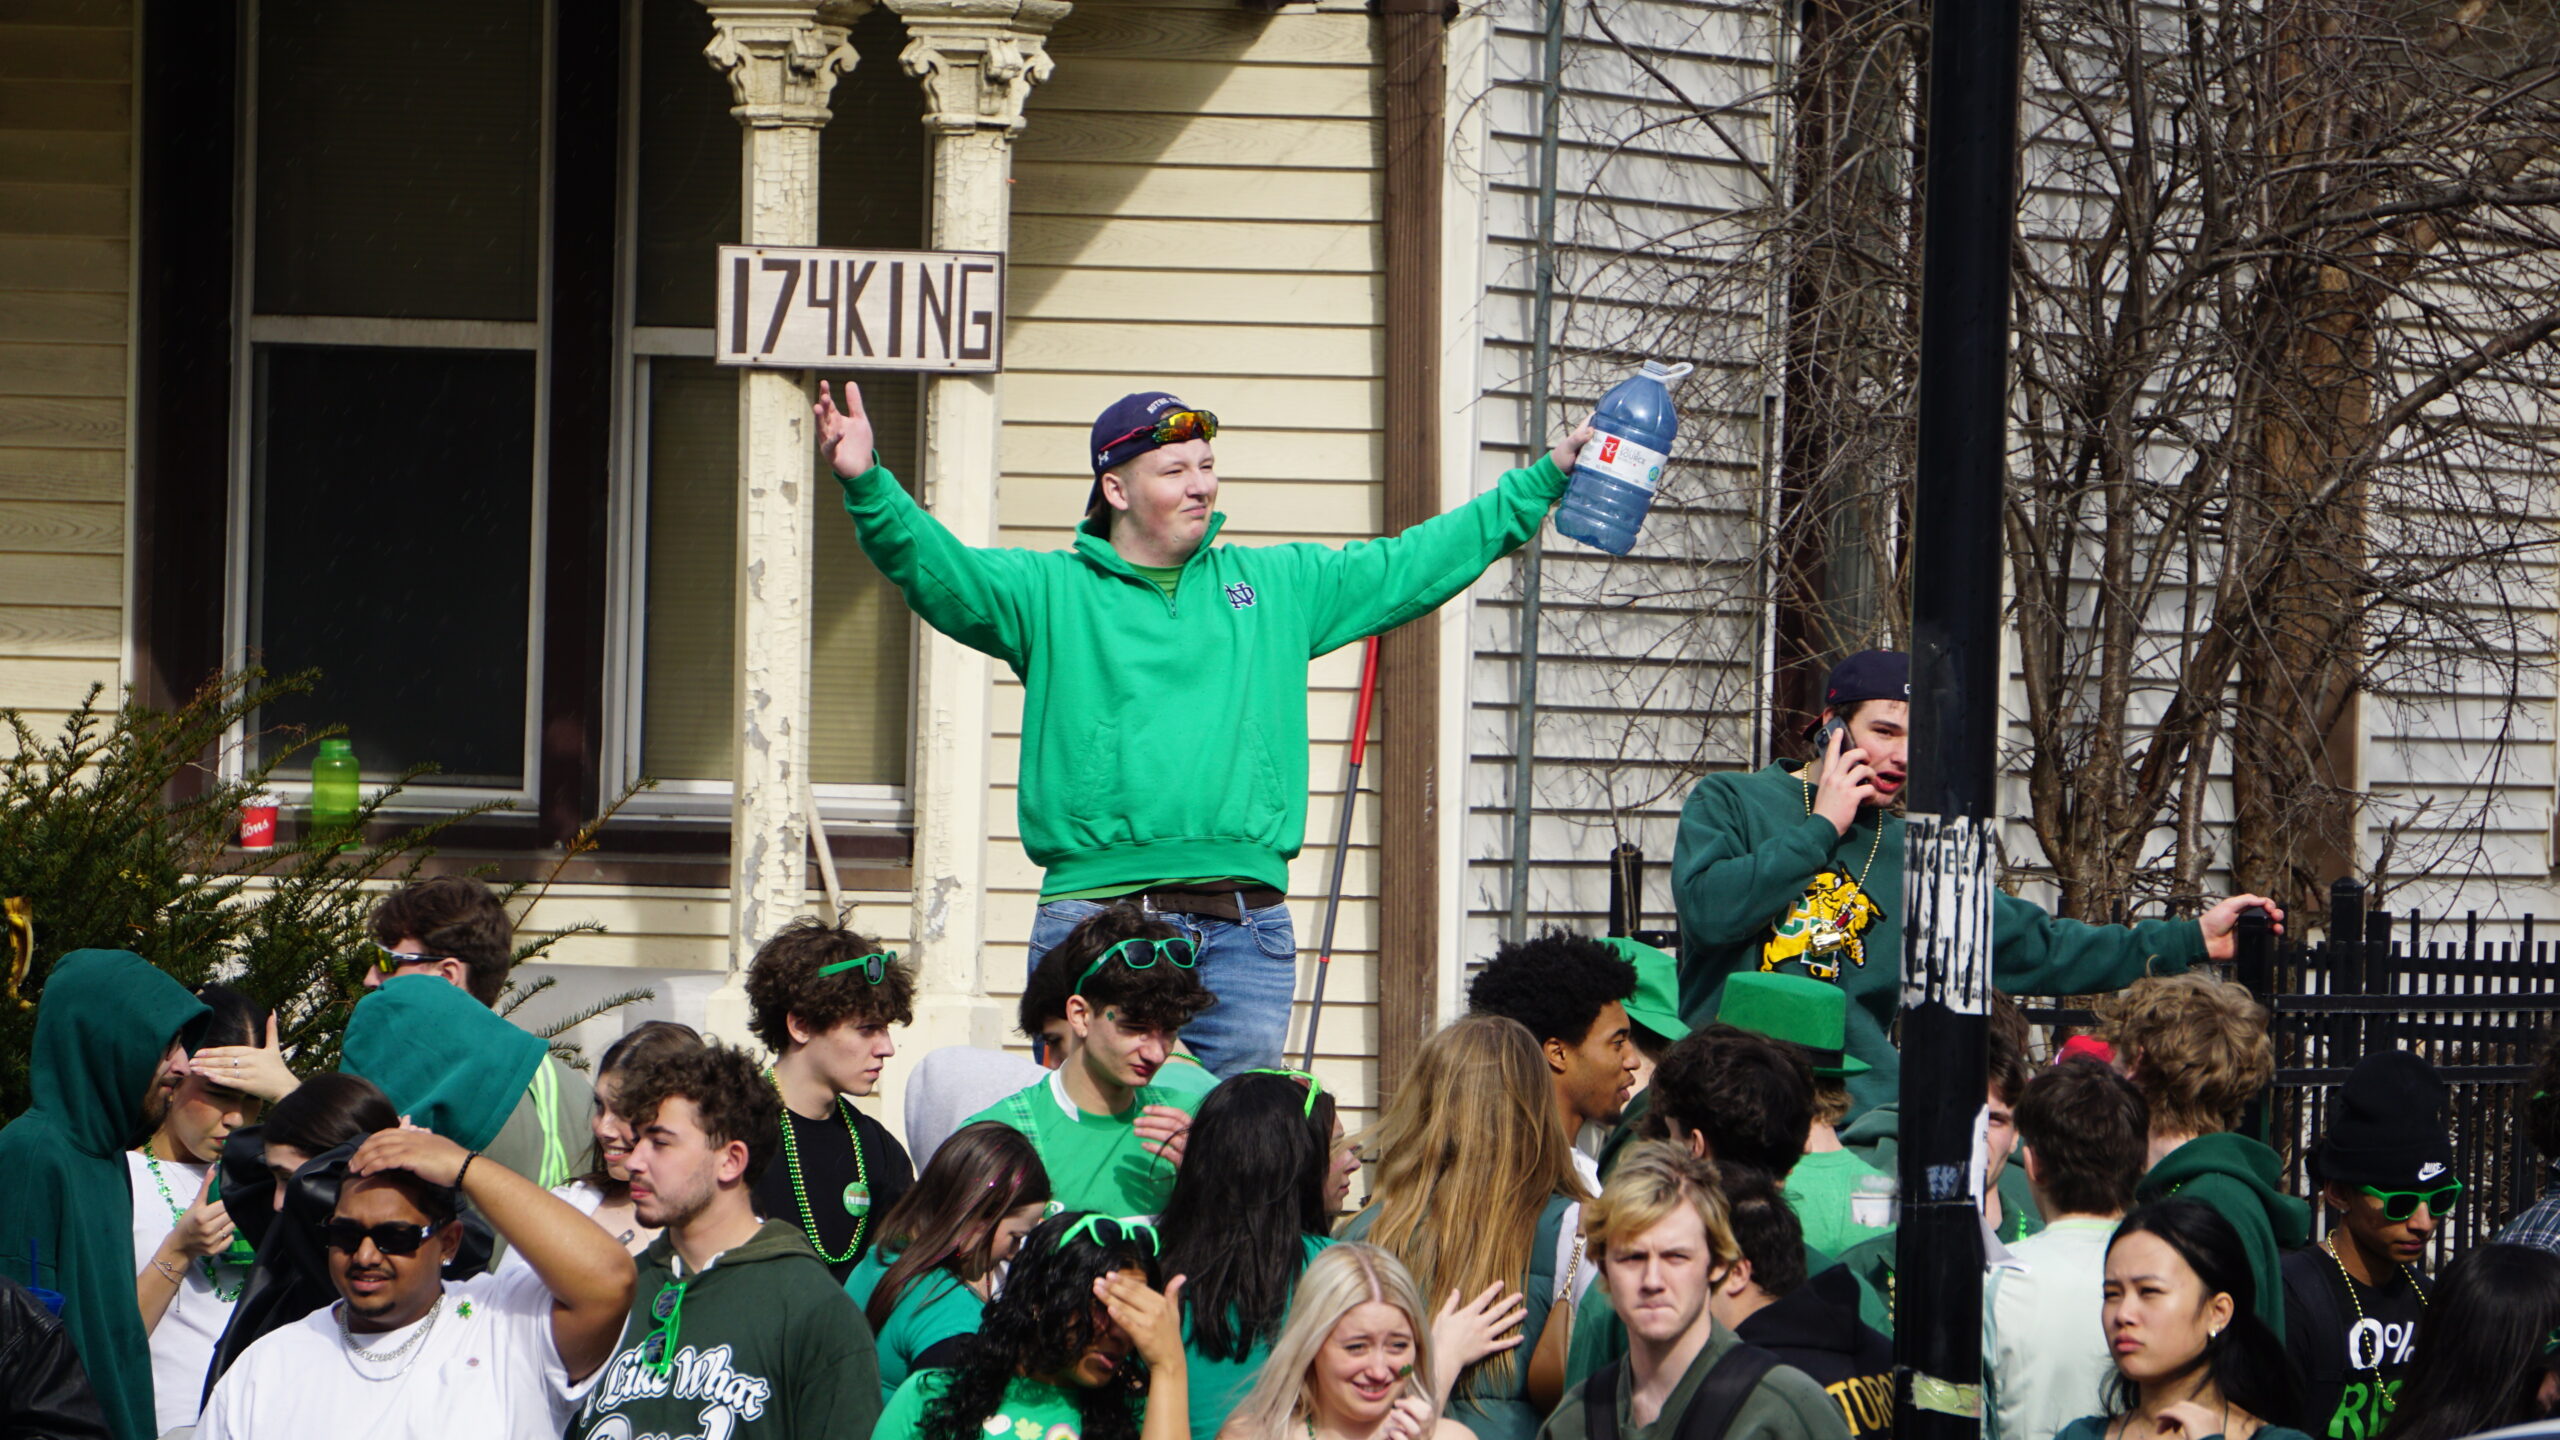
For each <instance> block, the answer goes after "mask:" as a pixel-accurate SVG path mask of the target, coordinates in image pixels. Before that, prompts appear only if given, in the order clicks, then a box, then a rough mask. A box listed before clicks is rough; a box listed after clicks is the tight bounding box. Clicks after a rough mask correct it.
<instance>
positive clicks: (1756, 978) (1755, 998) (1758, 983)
mask: <svg viewBox="0 0 2560 1440" xmlns="http://www.w3.org/2000/svg"><path fill="white" fill-rule="evenodd" d="M1631 1013H1632V1012H1631ZM1716 1019H1717V1020H1719V1021H1721V1022H1723V1023H1724V1024H1727V1025H1731V1026H1733V1027H1734V1028H1735V1029H1737V1030H1749V1031H1751V1032H1753V1033H1755V1034H1760V1035H1766V1036H1768V1037H1769V1038H1770V1039H1772V1040H1784V1041H1786V1042H1787V1043H1788V1044H1790V1045H1800V1046H1802V1047H1804V1048H1805V1049H1806V1050H1809V1051H1811V1052H1812V1054H1813V1073H1814V1074H1816V1075H1819V1076H1822V1077H1823V1078H1824V1079H1827V1080H1841V1079H1846V1078H1847V1077H1849V1076H1851V1075H1864V1074H1865V1073H1867V1071H1868V1070H1869V1069H1870V1068H1872V1067H1870V1066H1869V1065H1868V1064H1867V1062H1866V1061H1864V1060H1861V1059H1859V1058H1858V1057H1857V1056H1855V1055H1851V1054H1849V1053H1848V1052H1847V1050H1846V1049H1845V1047H1846V1046H1847V1044H1848V1040H1849V995H1848V992H1847V991H1844V990H1842V989H1841V988H1840V987H1839V986H1837V985H1833V984H1831V983H1829V982H1828V981H1823V980H1816V979H1814V978H1812V977H1811V976H1807V975H1776V974H1771V975H1762V974H1757V973H1752V974H1742V975H1728V976H1726V977H1725V981H1724V998H1723V999H1722V1000H1720V1001H1718V1002H1717V1004H1716Z"/></svg>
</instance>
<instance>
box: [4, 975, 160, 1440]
mask: <svg viewBox="0 0 2560 1440" xmlns="http://www.w3.org/2000/svg"><path fill="white" fill-rule="evenodd" d="M205 1013H206V1011H205V1005H204V1002H203V1001H201V1000H198V999H197V998H196V997H194V996H193V995H190V994H188V993H187V990H186V987H185V986H183V985H180V984H179V983H178V982H177V981H175V980H173V979H171V978H170V977H169V975H168V974H167V973H166V972H165V971H162V970H161V969H160V968H159V967H157V966H155V965H153V964H152V963H151V962H150V961H148V960H145V959H143V958H142V957H141V956H139V955H135V954H133V953H131V952H129V951H124V950H74V951H72V952H71V953H70V954H68V955H65V956H63V957H62V959H60V960H59V961H57V962H55V964H54V967H53V973H52V974H51V975H49V976H47V977H46V978H45V983H44V992H43V994H42V995H41V996H40V997H39V999H38V1002H37V1005H36V1039H35V1049H34V1052H33V1054H32V1056H31V1057H30V1058H31V1059H32V1062H33V1065H32V1069H33V1073H32V1075H31V1076H30V1079H31V1080H32V1082H33V1089H34V1103H33V1104H31V1105H30V1106H28V1108H27V1112H26V1113H25V1114H23V1115H21V1116H19V1117H18V1118H17V1119H15V1120H12V1121H10V1122H9V1125H8V1127H7V1128H6V1129H0V1174H5V1175H7V1176H8V1177H9V1183H8V1184H7V1185H5V1186H0V1269H4V1270H5V1271H6V1273H8V1274H10V1275H12V1276H18V1275H27V1278H29V1279H30V1280H32V1281H33V1282H34V1283H35V1284H38V1285H41V1286H44V1287H45V1288H47V1289H51V1290H59V1291H61V1292H62V1294H63V1297H64V1301H63V1306H62V1320H63V1324H64V1326H65V1328H67V1329H68V1330H69V1331H70V1332H71V1341H72V1344H73V1345H74V1346H75V1347H76V1348H77V1349H78V1350H79V1352H80V1363H81V1365H82V1367H83V1368H84V1369H86V1370H87V1371H88V1372H89V1383H90V1385H91V1386H92V1387H93V1388H94V1389H95V1390H96V1391H97V1392H98V1403H99V1405H100V1406H102V1407H103V1408H104V1409H105V1411H106V1415H107V1423H108V1425H109V1427H110V1428H111V1429H113V1431H114V1432H115V1434H116V1437H117V1440H150V1437H151V1436H152V1435H153V1434H154V1433H156V1431H157V1429H158V1427H157V1426H156V1425H155V1424H154V1423H153V1411H152V1399H151V1348H150V1346H151V1342H150V1338H149V1336H147V1335H146V1334H145V1333H144V1332H143V1329H142V1317H141V1315H140V1314H139V1313H138V1312H137V1311H136V1310H135V1309H134V1303H133V1276H134V1272H135V1271H137V1270H139V1269H141V1268H142V1267H141V1265H140V1264H139V1263H138V1262H137V1261H136V1259H135V1258H134V1253H133V1187H132V1181H131V1179H130V1178H129V1177H128V1176H127V1174H126V1172H125V1159H124V1152H125V1151H126V1150H128V1149H130V1148H132V1147H133V1146H135V1145H137V1144H140V1143H141V1142H142V1140H143V1139H144V1138H145V1127H144V1125H143V1118H142V1098H143V1094H144V1092H145V1091H147V1090H148V1089H149V1088H150V1085H151V1080H152V1077H153V1076H154V1075H156V1074H157V1073H159V1069H160V1060H161V1057H162V1056H164V1055H166V1054H168V1053H169V1044H170V1042H171V1041H173V1040H175V1039H177V1038H178V1032H179V1031H180V1030H182V1029H184V1028H186V1025H187V1023H188V1022H189V1021H191V1020H194V1019H195V1018H196V1017H198V1016H200V1015H203V1014H205ZM31 1246H32V1247H33V1248H34V1251H35V1253H36V1255H37V1256H38V1263H37V1265H36V1266H35V1267H34V1273H33V1274H28V1271H29V1269H30V1267H29V1265H28V1254H29V1248H30V1247H31Z"/></svg>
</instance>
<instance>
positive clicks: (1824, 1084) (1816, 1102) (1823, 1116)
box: [1813, 1075, 1849, 1125]
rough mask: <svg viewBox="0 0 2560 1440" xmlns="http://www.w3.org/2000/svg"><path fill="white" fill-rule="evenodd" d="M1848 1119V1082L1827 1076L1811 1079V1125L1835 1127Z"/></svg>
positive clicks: (1817, 1076)
mask: <svg viewBox="0 0 2560 1440" xmlns="http://www.w3.org/2000/svg"><path fill="white" fill-rule="evenodd" d="M1848 1118H1849V1082H1848V1081H1846V1080H1840V1079H1835V1078H1833V1077H1831V1076H1829V1075H1816V1076H1814V1077H1813V1123H1815V1124H1816V1125H1837V1124H1839V1123H1840V1122H1841V1121H1843V1120H1846V1119H1848Z"/></svg>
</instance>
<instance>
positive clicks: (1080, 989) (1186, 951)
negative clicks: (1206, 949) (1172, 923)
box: [1067, 935, 1200, 995]
mask: <svg viewBox="0 0 2560 1440" xmlns="http://www.w3.org/2000/svg"><path fill="white" fill-rule="evenodd" d="M1139 945H1144V946H1146V947H1147V958H1146V959H1144V960H1137V959H1131V958H1127V957H1125V956H1124V957H1123V958H1122V960H1121V962H1120V963H1122V964H1124V965H1126V966H1128V967H1129V968H1130V969H1132V970H1152V969H1154V968H1155V963H1156V962H1157V961H1159V960H1163V961H1166V962H1168V963H1170V964H1171V965H1172V966H1173V967H1174V968H1175V969H1177V970H1188V969H1190V968H1192V967H1193V966H1195V965H1197V964H1199V963H1200V947H1199V946H1197V945H1194V944H1192V943H1191V942H1190V941H1189V940H1187V939H1185V938H1183V937H1182V936H1180V935H1176V936H1174V937H1173V938H1172V939H1170V940H1158V939H1155V938H1153V937H1151V936H1146V935H1132V936H1130V937H1129V938H1128V939H1126V940H1123V941H1121V942H1120V943H1119V944H1117V945H1114V946H1112V947H1111V948H1110V949H1108V950H1105V951H1103V952H1102V953H1101V954H1099V955H1096V956H1095V957H1093V963H1092V964H1090V965H1087V966H1086V967H1084V973H1083V974H1081V975H1079V976H1077V977H1076V983H1075V988H1074V989H1072V990H1070V991H1068V992H1067V993H1069V994H1071V995H1081V994H1083V993H1084V982H1086V981H1087V980H1090V979H1092V978H1093V977H1094V975H1095V974H1096V973H1097V972H1099V971H1100V970H1101V969H1102V967H1103V966H1105V965H1108V964H1110V963H1111V957H1112V956H1114V955H1120V954H1121V953H1122V952H1123V951H1126V950H1129V949H1131V948H1132V947H1135V946H1139Z"/></svg>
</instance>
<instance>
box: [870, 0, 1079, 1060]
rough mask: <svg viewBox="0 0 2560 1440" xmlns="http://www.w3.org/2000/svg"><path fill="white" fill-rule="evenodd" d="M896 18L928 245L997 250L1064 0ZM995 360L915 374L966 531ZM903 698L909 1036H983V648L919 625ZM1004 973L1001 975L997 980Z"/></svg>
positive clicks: (927, 2)
mask: <svg viewBox="0 0 2560 1440" xmlns="http://www.w3.org/2000/svg"><path fill="white" fill-rule="evenodd" d="M888 3H889V8H890V9H891V10H894V11H896V12H897V14H898V18H899V19H900V20H902V21H904V22H905V24H906V28H907V34H908V37H909V38H908V41H907V47H906V50H905V51H904V52H903V53H901V54H900V55H899V57H898V60H899V63H900V64H901V65H902V66H904V67H905V69H906V71H907V73H908V74H910V75H913V76H915V77H916V78H917V80H919V81H920V82H922V84H923V86H924V94H925V116H924V123H925V126H926V128H928V129H929V130H931V131H932V132H933V144H934V149H933V233H932V240H931V244H932V246H933V248H935V249H938V250H992V251H998V252H1003V251H1006V250H1008V248H1009V247H1010V244H1011V237H1012V228H1013V225H1012V221H1013V202H1012V197H1011V195H1010V193H1009V192H1010V188H1011V185H1010V182H1011V177H1012V174H1013V137H1014V136H1016V135H1019V134H1021V133H1022V128H1023V114H1022V111H1023V104H1024V102H1025V101H1026V100H1028V99H1029V98H1030V95H1031V87H1032V86H1034V85H1036V84H1038V83H1040V82H1041V81H1043V80H1046V79H1047V78H1049V74H1050V72H1051V71H1052V70H1053V69H1054V68H1055V64H1054V62H1052V61H1051V60H1050V59H1049V55H1048V51H1047V48H1046V45H1047V38H1048V34H1049V30H1050V28H1051V27H1052V26H1054V25H1056V24H1057V23H1058V21H1060V20H1061V19H1064V18H1065V17H1066V14H1067V12H1068V11H1069V10H1070V9H1071V8H1073V7H1072V6H1070V5H1069V4H1067V3H1066V0H888ZM1000 393H1001V391H1000V382H999V377H998V376H996V375H991V374H990V375H943V376H936V377H934V378H932V379H930V380H928V381H927V382H926V385H925V430H924V475H923V481H924V488H923V500H924V504H925V507H926V508H927V509H929V510H931V511H932V512H933V514H934V516H935V517H936V518H938V519H939V520H941V521H942V523H943V524H945V525H947V526H949V527H950V528H951V531H952V533H953V534H955V535H957V536H958V537H959V538H960V539H961V540H962V541H964V542H966V543H968V544H971V545H991V544H993V543H995V538H996V469H997V439H998V434H999V431H1000V429H1001V427H1002V414H1001V411H1000V407H999V405H998V403H997V401H998V396H999V394H1000ZM919 633H920V635H921V637H922V641H923V647H924V648H923V653H922V656H921V658H920V663H919V665H918V676H917V678H918V681H919V687H920V690H921V693H920V694H919V696H918V697H917V698H918V702H919V703H918V704H917V707H916V716H917V735H916V774H915V789H914V798H915V815H916V842H915V919H914V928H913V929H912V930H911V931H909V932H908V933H909V934H910V935H912V936H913V937H914V940H913V943H914V946H915V950H916V953H917V957H918V964H919V977H920V979H921V981H922V986H921V988H922V989H923V991H924V994H923V995H922V996H920V997H919V1003H918V1004H917V1006H916V1029H917V1034H916V1037H915V1040H914V1043H915V1044H916V1045H917V1047H918V1048H930V1047H931V1046H934V1045H945V1044H970V1045H989V1046H991V1045H996V1044H1000V1043H1002V1041H1003V1038H1004V1033H1005V1031H1006V1030H1007V1029H1008V1028H1009V1022H1010V1017H1009V1016H1007V1015H1005V1014H1004V1013H1003V1012H1002V1011H1001V1010H1000V1009H998V1008H997V1007H995V1006H993V1005H991V1004H988V1003H987V1001H986V993H987V985H986V972H985V969H984V961H983V959H982V953H981V952H982V948H983V946H984V944H985V942H986V893H987V830H988V827H989V817H988V816H987V813H986V810H987V792H988V737H989V732H990V730H991V729H992V728H993V726H992V723H991V721H990V718H989V716H990V689H991V686H992V684H993V682H994V678H995V669H994V662H993V661H991V660H989V659H988V658H987V657H986V656H984V655H981V654H979V653H978V652H977V651H974V650H971V649H968V648H967V647H965V646H962V645H959V644H957V643H955V642H953V641H951V640H949V639H947V638H945V637H944V636H942V635H940V634H938V633H936V632H934V631H931V630H920V632H919ZM1007 988H1012V987H1011V986H1008V987H1007Z"/></svg>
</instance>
